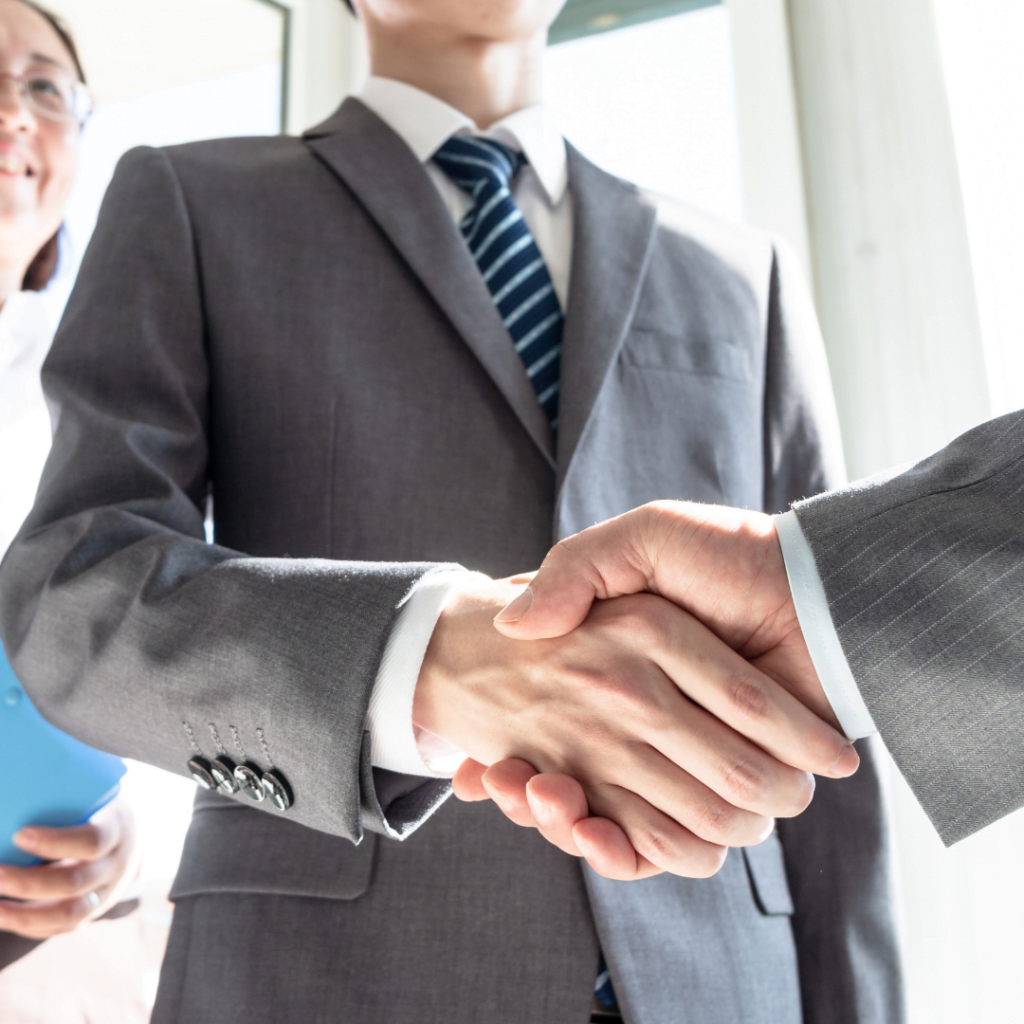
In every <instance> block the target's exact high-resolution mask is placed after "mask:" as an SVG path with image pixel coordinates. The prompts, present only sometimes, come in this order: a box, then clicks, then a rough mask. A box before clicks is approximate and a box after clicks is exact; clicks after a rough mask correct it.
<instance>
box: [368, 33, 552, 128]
mask: <svg viewBox="0 0 1024 1024" xmlns="http://www.w3.org/2000/svg"><path fill="white" fill-rule="evenodd" d="M374 35H375V34H374V33H371V35H370V40H371V43H370V67H371V70H372V72H373V74H375V75H380V76H382V77H384V78H393V79H396V80H397V81H399V82H405V83H406V84H407V85H414V86H416V88H418V89H422V90H423V91H424V92H428V93H430V94H431V95H432V96H436V97H437V98H438V99H439V100H443V101H444V102H445V103H447V104H448V105H449V106H452V107H454V108H455V109H456V110H459V111H461V112H462V113H463V114H465V115H466V116H467V117H470V118H472V120H473V122H474V123H475V124H476V125H478V126H479V127H480V128H488V127H490V125H492V124H494V122H495V121H500V120H501V119H502V118H503V117H507V116H508V115H509V114H511V113H514V112H515V111H517V110H522V109H523V107H529V106H532V105H533V104H535V103H539V102H540V99H541V93H542V67H543V58H544V47H545V45H546V33H540V34H539V35H537V36H534V37H533V38H531V39H527V40H519V41H515V42H508V43H493V42H488V41H480V40H459V41H451V40H449V41H446V42H445V43H441V44H439V45H437V46H433V47H431V46H428V45H424V42H423V40H422V39H420V40H417V41H416V42H415V44H414V45H408V46H405V45H402V44H403V40H401V39H397V38H394V37H392V36H386V37H377V38H376V39H375V38H374Z"/></svg>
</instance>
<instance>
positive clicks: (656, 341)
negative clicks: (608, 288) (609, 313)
mask: <svg viewBox="0 0 1024 1024" xmlns="http://www.w3.org/2000/svg"><path fill="white" fill-rule="evenodd" d="M622 358H623V359H624V360H625V362H626V363H627V364H629V365H632V366H638V367H644V368H646V369H651V370H669V371H675V372H677V373H689V374H695V375H697V376H700V377H721V378H723V379H725V380H734V381H745V382H750V381H752V380H754V378H755V370H754V366H753V363H754V357H753V355H752V353H751V352H750V351H749V350H748V349H746V348H744V347H742V346H741V345H738V344H736V342H735V341H734V340H733V339H732V338H730V337H715V336H713V335H699V334H698V335H694V336H690V337H682V336H679V335H673V334H667V333H666V332H664V331H660V330H656V329H649V328H644V327H634V328H633V330H632V332H631V333H630V335H629V338H628V339H627V340H626V344H625V346H624V347H623V349H622Z"/></svg>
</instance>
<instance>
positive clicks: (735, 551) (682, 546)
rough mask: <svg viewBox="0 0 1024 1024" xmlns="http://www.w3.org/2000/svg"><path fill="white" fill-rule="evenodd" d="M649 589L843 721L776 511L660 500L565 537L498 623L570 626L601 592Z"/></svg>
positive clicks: (526, 629) (520, 629)
mask: <svg viewBox="0 0 1024 1024" xmlns="http://www.w3.org/2000/svg"><path fill="white" fill-rule="evenodd" d="M642 591H647V592H648V593H651V594H659V595H661V596H662V597H664V598H667V599H668V600H669V601H671V602H673V604H676V605H678V606H679V607H680V608H684V609H686V611H688V612H690V614H691V615H694V616H696V617H697V618H698V619H700V621H701V622H703V623H704V625H706V626H707V627H708V628H709V629H710V630H711V631H712V632H713V633H715V634H716V635H717V636H719V637H721V639H722V640H724V641H725V643H727V644H728V645H729V646H730V647H731V648H732V649H733V650H735V651H736V652H738V653H739V654H741V655H743V657H744V658H748V659H750V660H752V661H753V662H754V663H755V664H756V665H757V666H758V668H760V669H761V671H762V672H765V673H767V674H768V675H770V676H771V677H772V678H773V679H775V680H776V681H778V682H779V683H781V684H782V685H783V686H785V687H786V688H787V689H788V690H789V691H790V692H791V693H793V694H794V696H796V697H797V698H798V699H799V700H800V701H801V703H803V704H805V705H806V706H807V707H809V708H810V709H811V710H812V711H814V712H815V714H817V715H818V716H819V717H820V718H823V719H824V720H825V721H827V722H829V723H830V724H831V725H833V726H834V727H835V728H836V729H837V730H838V729H839V728H840V726H839V722H838V720H837V719H836V717H835V713H834V712H833V711H832V706H831V705H830V704H829V702H828V699H827V698H826V696H825V691H824V690H823V689H822V687H821V683H820V682H819V680H818V676H817V673H816V672H815V670H814V665H813V663H812V661H811V658H810V655H809V654H808V652H807V645H806V644H805V643H804V638H803V633H802V632H801V630H800V623H799V621H798V619H797V615H796V608H795V607H794V605H793V595H792V594H791V593H790V589H789V580H788V578H787V576H786V566H785V563H784V562H783V559H782V548H781V547H780V545H779V539H778V536H777V534H776V532H775V524H774V522H773V521H772V518H771V516H766V515H763V514H762V513H759V512H746V511H743V510H742V509H735V508H726V507H724V506H720V505H696V504H692V503H690V502H684V501H658V502H652V503H651V504H649V505H644V506H643V507H641V508H638V509H634V510H633V511H632V512H627V513H626V514H625V515H621V516H618V517H617V518H616V519H609V520H608V521H607V522H605V523H600V524H599V525H597V526H592V527H591V528H590V529H589V530H584V531H583V532H582V533H578V534H576V535H575V536H572V537H567V538H566V539H565V540H563V541H561V542H560V543H558V544H556V545H555V547H553V548H552V549H551V551H550V552H549V553H548V556H547V558H545V559H544V563H543V565H542V566H541V568H540V570H539V571H538V572H537V573H535V574H534V576H533V579H532V580H531V581H530V583H529V585H528V586H527V587H526V588H525V589H524V590H523V591H522V592H521V593H520V594H519V595H518V596H517V597H516V599H515V600H514V601H512V602H511V603H510V604H509V605H508V606H507V607H506V608H504V609H502V611H501V612H500V614H499V615H498V616H497V617H496V618H495V623H494V624H495V626H496V627H497V628H498V630H499V631H500V632H502V633H504V634H505V635H506V636H509V637H515V638H517V639H521V640H526V639H538V638H540V637H556V636H562V635H563V634H565V633H568V632H569V631H570V630H572V629H574V628H575V627H576V626H577V625H579V623H581V622H582V621H583V620H584V619H585V618H586V617H587V614H588V613H589V611H590V607H591V605H592V603H593V602H594V600H595V599H608V598H612V597H618V596H620V595H623V594H636V593H640V592H642Z"/></svg>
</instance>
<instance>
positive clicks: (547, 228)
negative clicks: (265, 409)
mask: <svg viewBox="0 0 1024 1024" xmlns="http://www.w3.org/2000/svg"><path fill="white" fill-rule="evenodd" d="M359 99H360V100H362V102H363V103H364V104H366V106H367V107H369V108H370V109H371V110H372V111H373V112H374V113H375V114H376V115H377V116H378V117H379V118H380V119H381V120H382V121H384V122H385V123H386V124H387V125H388V126H389V127H390V128H391V129H392V130H393V131H394V132H395V133H396V134H397V135H399V136H400V137H401V138H402V140H403V141H404V142H405V143H406V144H407V145H408V147H409V148H410V149H411V150H412V151H413V153H414V154H415V155H416V158H417V159H418V160H419V161H420V162H421V163H423V164H424V165H425V167H426V171H427V174H429V175H430V179H431V181H433V183H434V185H435V186H436V188H437V190H438V192H439V193H440V195H441V198H442V199H443V200H444V203H445V205H446V206H447V207H448V212H449V213H450V214H451V217H452V220H453V221H455V223H458V222H459V221H461V220H462V218H463V217H464V216H465V215H466V214H467V213H468V212H469V209H470V207H471V206H472V200H471V199H470V197H469V195H468V194H467V193H466V192H465V191H463V189H461V188H459V186H458V185H456V184H455V183H454V182H453V181H452V180H451V179H450V178H449V177H448V176H447V175H446V174H445V173H444V171H442V170H441V168H440V167H438V166H437V165H436V164H435V163H434V162H433V161H432V159H431V158H432V157H433V155H434V153H436V152H437V150H438V149H439V148H440V147H441V146H442V145H443V144H444V143H445V142H447V141H448V139H450V138H451V137H452V136H453V135H481V136H483V137H485V138H491V139H494V140H495V141H497V142H501V143H504V144H505V145H506V146H509V147H511V148H512V149H515V150H517V151H519V152H521V153H522V154H523V155H524V156H525V157H526V159H527V161H528V162H527V164H526V166H525V167H523V169H522V170H521V171H520V172H519V174H518V175H517V176H516V178H515V180H514V181H513V182H512V197H513V198H514V199H515V201H516V204H517V205H518V207H519V209H520V210H521V211H522V214H523V219H524V220H525V221H526V226H527V227H528V228H529V229H530V233H531V234H532V235H533V238H534V241H536V243H537V248H539V249H540V252H541V255H542V256H543V257H544V261H545V262H546V263H547V267H548V273H549V274H550V275H551V282H552V285H553V286H554V289H555V294H556V295H557V296H558V301H559V303H560V304H561V306H562V309H563V311H564V310H565V308H566V301H567V299H568V295H569V268H570V265H571V262H572V195H571V192H570V190H569V173H568V164H567V161H566V155H565V142H564V141H563V139H562V136H561V135H560V134H559V133H558V131H557V130H556V129H555V128H554V126H553V125H552V123H551V120H550V117H549V115H548V112H547V110H546V109H545V108H544V107H543V106H533V107H526V108H525V109H523V110H517V111H516V112H515V113H514V114H510V115H509V116H508V117H505V118H502V119H501V120H500V121H497V122H496V123H495V124H493V125H491V126H490V128H488V129H487V130H486V131H481V130H480V129H479V128H478V127H477V126H476V125H475V124H474V123H473V122H472V121H471V120H470V119H469V118H468V117H466V115H465V114H463V113H461V112H460V111H458V110H456V109H455V108H454V107H450V106H448V104H447V103H444V102H442V101H441V100H439V99H437V98H436V97H435V96H431V95H430V94H429V93H426V92H424V91H423V90H422V89H417V88H415V87H414V86H411V85H406V84H405V83H404V82H397V81H394V80H393V79H390V78H378V77H370V78H369V79H368V80H367V82H366V85H365V86H364V87H363V90H362V92H360V93H359ZM511 344H512V339H511V337H509V345H511ZM462 579H465V570H456V571H449V572H443V573H436V574H434V575H431V576H428V577H427V578H426V579H424V580H422V581H421V582H420V583H419V584H418V585H417V586H416V587H415V588H414V590H413V592H412V593H411V594H410V596H409V598H408V599H407V601H406V602H405V605H404V606H403V608H402V610H401V611H400V612H399V615H398V619H397V620H396V622H395V625H394V627H393V629H392V631H391V635H390V637H389V638H388V642H387V646H386V647H385V650H384V657H383V658H382V659H381V664H380V668H379V670H378V672H377V678H376V680H375V682H374V686H373V690H372V692H371V694H370V707H369V711H368V713H367V716H366V727H367V729H369V730H370V757H371V760H372V761H373V764H374V765H376V766H377V767H378V768H388V769H390V770H391V771H396V772H402V773H404V774H406V775H426V776H440V777H445V776H450V775H453V774H454V772H455V769H456V768H457V767H458V766H459V764H460V763H461V762H462V761H463V760H464V759H465V756H466V755H465V754H463V753H462V751H460V750H459V749H458V748H457V747H455V746H453V745H452V744H450V743H448V742H447V741H446V740H443V739H442V738H441V737H440V736H434V735H433V734H432V733H429V732H427V731H426V730H423V729H418V728H415V727H414V726H413V722H412V701H413V694H414V692H415V690H416V681H417V679H418V678H419V673H420V666H421V665H422V664H423V657H424V655H425V654H426V651H427V645H428V644H429V643H430V637H431V635H432V634H433V632H434V627H435V626H436V625H437V620H438V617H439V616H440V614H441V612H442V610H443V609H444V606H445V602H446V601H447V600H448V598H449V597H450V596H451V594H452V592H453V591H454V588H455V586H456V585H457V584H458V582H459V581H460V580H462Z"/></svg>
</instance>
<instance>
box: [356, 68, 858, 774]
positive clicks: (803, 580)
mask: <svg viewBox="0 0 1024 1024" xmlns="http://www.w3.org/2000/svg"><path fill="white" fill-rule="evenodd" d="M359 99H361V100H362V102H363V103H365V104H366V106H368V107H369V108H370V109H371V110H372V111H373V112H374V113H375V114H377V116H378V117H380V118H381V120H383V121H384V122H385V123H386V124H388V125H389V126H390V127H391V128H392V129H393V130H394V131H395V132H396V133H397V134H398V135H399V136H400V137H401V138H402V139H403V140H404V141H405V142H406V144H407V145H408V146H409V148H410V149H411V150H412V151H413V153H415V155H416V157H417V159H419V160H420V161H421V162H422V163H423V164H424V165H425V166H426V170H427V173H428V174H429V175H430V178H431V180H432V181H433V182H434V185H435V186H436V187H437V190H438V192H439V193H440V195H441V198H442V199H443V200H444V202H445V205H446V206H447V207H448V211H449V213H450V214H451V216H452V220H454V221H455V222H456V223H458V222H459V221H460V220H462V218H463V217H464V216H465V215H466V213H467V212H468V211H469V209H470V207H471V205H472V202H471V200H470V198H469V196H468V195H467V194H466V192H464V191H463V190H462V189H461V188H459V187H458V186H457V185H456V184H454V182H452V181H451V179H450V178H449V177H448V176H447V175H446V174H445V173H444V172H443V171H442V170H441V169H440V168H439V167H438V166H437V165H436V164H434V163H433V161H432V160H431V157H432V156H433V155H434V153H436V152H437V150H438V148H439V147H440V146H441V145H443V144H444V143H445V142H446V141H447V140H448V139H449V138H451V137H452V136H453V135H482V136H484V137H486V138H493V139H495V140H496V141H498V142H502V143H504V144H505V145H507V146H510V147H511V148H513V149H515V150H518V151H520V152H522V153H523V154H524V155H525V156H526V158H527V160H528V164H527V166H525V167H524V168H523V170H522V171H521V172H520V173H519V175H518V176H517V177H516V179H515V181H514V182H513V184H512V194H513V197H514V199H515V201H516V203H517V205H518V206H519V208H520V210H522V213H523V219H524V220H525V221H526V224H527V226H528V227H529V229H530V232H531V234H532V235H533V237H534V240H535V241H536V242H537V247H538V248H539V249H540V251H541V254H542V255H543V257H544V259H545V261H546V263H547V265H548V272H549V273H550V274H551V280H552V283H553V285H554V288H555V293H556V294H557V296H558V300H559V302H560V303H561V306H562V309H563V310H564V309H565V308H566V301H567V298H568V294H569V268H570V263H571V259H572V195H571V192H570V190H569V179H568V168H567V161H566V155H565V143H564V141H563V139H562V137H561V135H560V134H559V133H558V132H557V130H556V129H555V128H554V126H553V125H552V123H551V120H550V117H549V115H548V112H547V111H546V109H545V108H544V107H543V106H534V107H527V108H526V109H524V110H519V111H516V113H514V114H510V115H509V116H508V117H506V118H503V119H502V120H501V121H498V122H496V123H495V124H493V125H491V127H490V128H488V129H487V130H486V131H480V129H479V128H477V126H476V125H475V124H474V123H473V122H472V121H471V120H470V119H469V118H468V117H466V115H465V114H462V113H461V112H460V111H458V110H455V109H454V108H453V107H450V106H448V104H447V103H444V102H442V101H441V100H439V99H437V98H436V97H434V96H431V95H430V94H429V93H426V92H423V90H421V89H417V88H415V87H414V86H411V85H406V84H405V83H404V82H397V81H394V80H392V79H387V78H378V77H371V78H370V79H369V80H368V81H367V83H366V85H365V86H364V87H363V90H362V92H361V93H360V94H359ZM509 344H511V338H510V339H509ZM776 527H777V529H778V532H779V540H780V542H781V544H782V552H783V557H784V559H785V562H786V571H787V573H788V574H789V581H790V586H791V588H792V590H793V600H794V603H795V605H796V611H797V616H798V617H799V619H800V625H801V628H802V629H803V633H804V637H805V638H806V640H807V646H808V649H809V651H810V654H811V658H812V660H813V662H814V666H815V668H816V669H817V672H818V676H819V678H820V679H821V681H822V686H823V687H824V689H825V694H826V696H827V697H828V699H829V701H830V702H831V704H832V706H833V708H834V709H835V712H836V717H837V718H838V719H839V722H840V724H841V725H842V727H843V729H844V730H845V732H846V734H847V736H848V737H850V738H851V739H857V738H859V737H862V736H869V735H871V734H872V733H874V732H875V731H876V729H875V725H874V722H873V721H872V718H871V714H870V712H869V711H868V709H867V705H866V704H865V703H864V699H863V697H862V696H861V694H860V691H859V690H858V688H857V684H856V682H855V681H854V679H853V674H852V673H851V671H850V666H849V664H848V663H847V660H846V657H845V655H844V654H843V650H842V647H841V646H840V644H839V638H838V637H837V635H836V632H835V627H834V626H833V624H832V619H831V616H830V615H829V612H828V602H827V600H826V598H825V591H824V588H823V587H822V584H821V580H820V578H819V576H818V571H817V568H816V567H815V564H814V555H813V554H812V552H811V549H810V545H808V543H807V540H806V539H805V537H804V535H803V531H802V530H801V529H800V524H799V522H798V520H797V518H796V514H795V513H793V512H787V513H785V514H784V515H781V516H777V517H776ZM464 574H465V570H462V569H459V570H453V571H446V572H442V573H436V574H434V575H431V576H428V577H427V578H426V579H424V580H423V581H421V582H420V583H419V584H418V585H417V587H415V588H414V590H413V592H412V593H411V594H410V596H409V598H408V600H407V601H406V603H405V605H404V606H403V608H402V610H401V611H400V613H399V616H398V619H397V620H396V622H395V626H394V628H393V629H392V631H391V636H390V637H389V638H388V643H387V646H386V648H385V651H384V657H383V659H382V660H381V664H380V668H379V670H378V673H377V678H376V680H375V682H374V687H373V691H372V693H371V696H370V707H369V712H368V714H367V728H368V729H369V730H370V752H371V759H372V761H373V764H374V765H376V766H377V767H378V768H388V769H390V770H392V771H396V772H402V773H404V774H407V775H424V776H441V777H443V776H450V775H452V774H454V772H455V769H456V768H457V767H458V765H459V764H460V763H461V762H462V760H463V759H464V758H465V754H464V753H463V752H462V751H460V750H458V748H456V747H455V746H453V745H452V744H450V743H448V742H447V741H446V740H443V739H442V738H441V737H439V736H434V735H433V734H431V733H428V732H426V731H425V730H422V729H419V728H417V727H415V726H414V725H413V721H412V704H413V695H414V693H415V689H416V681H417V679H418V678H419V672H420V667H421V665H422V663H423V658H424V655H425V654H426V650H427V645H428V644H429V643H430V637H431V635H432V633H433V631H434V627H435V626H436V625H437V620H438V617H439V616H440V614H441V612H442V610H443V609H444V606H445V603H446V602H447V600H448V599H449V597H450V596H451V594H452V593H453V591H454V589H455V587H456V586H457V585H458V583H459V581H460V580H462V579H464V578H465V576H464Z"/></svg>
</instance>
